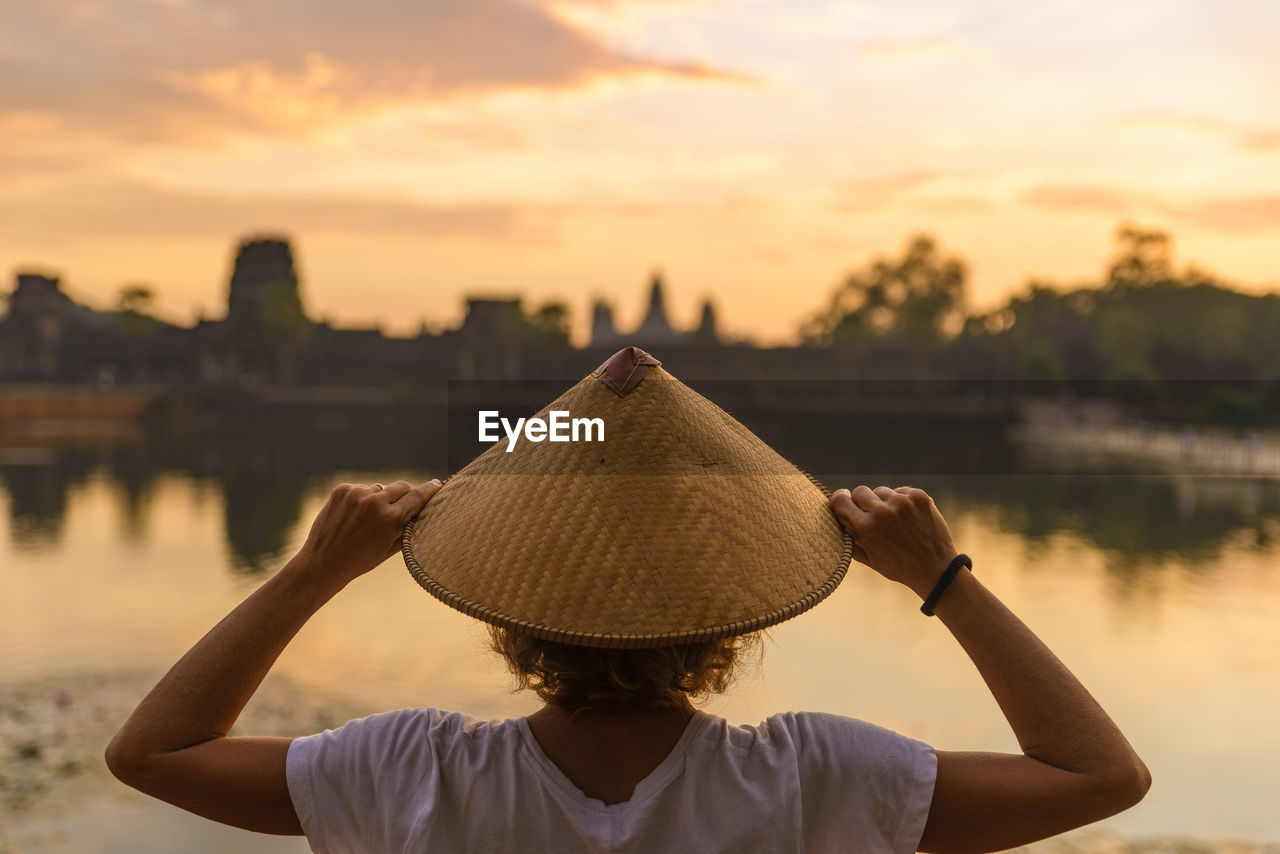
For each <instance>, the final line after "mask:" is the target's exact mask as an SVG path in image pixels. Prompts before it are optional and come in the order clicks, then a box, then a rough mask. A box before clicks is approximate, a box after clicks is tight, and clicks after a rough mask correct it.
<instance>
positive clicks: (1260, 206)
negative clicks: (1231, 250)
mask: <svg viewBox="0 0 1280 854" xmlns="http://www.w3.org/2000/svg"><path fill="white" fill-rule="evenodd" d="M1021 201H1023V202H1025V203H1028V204H1033V205H1039V206H1042V207H1049V208H1056V209H1060V210H1071V209H1078V210H1090V211H1101V212H1103V213H1108V214H1112V215H1114V216H1130V215H1133V214H1134V213H1137V212H1152V213H1158V214H1161V215H1164V216H1172V217H1177V218H1180V219H1184V220H1188V221H1190V222H1193V223H1195V224H1196V225H1200V226H1203V227H1207V228H1221V229H1237V230H1253V229H1270V228H1278V227H1280V194H1276V193H1270V194H1267V193H1263V194H1255V195H1242V196H1202V197H1198V198H1190V199H1176V200H1175V199H1170V198H1167V197H1164V196H1160V195H1157V194H1154V193H1147V192H1141V191H1135V190H1123V189H1115V188H1110V187H1099V186H1089V185H1069V184H1061V185H1042V186H1038V187H1031V188H1029V189H1028V190H1026V191H1024V192H1023V193H1022V195H1021Z"/></svg>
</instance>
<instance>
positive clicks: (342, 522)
mask: <svg viewBox="0 0 1280 854" xmlns="http://www.w3.org/2000/svg"><path fill="white" fill-rule="evenodd" d="M439 489H440V481H439V480H431V481H428V482H426V483H424V484H422V485H420V486H417V487H412V486H410V485H409V482H408V481H404V480H397V481H396V482H395V483H391V484H388V485H386V486H383V485H382V484H377V483H375V484H373V485H372V486H367V485H365V484H357V483H342V484H338V486H336V487H334V489H333V492H331V493H330V494H329V500H328V501H327V502H326V503H325V505H324V507H323V508H322V509H321V510H320V513H319V514H318V515H317V516H316V519H315V521H314V522H313V523H312V524H311V532H310V533H309V534H308V535H307V541H306V543H304V544H303V546H302V548H301V550H299V552H298V556H299V557H300V558H302V559H303V560H305V561H306V562H308V563H310V564H312V565H313V566H316V567H318V568H320V570H321V571H323V572H325V573H332V574H333V576H334V579H335V580H336V581H338V582H340V583H342V584H346V583H347V582H349V581H351V580H353V579H355V578H358V577H359V576H361V575H364V574H365V573H366V572H368V571H369V570H371V569H373V568H374V567H375V566H378V565H379V564H381V563H382V562H383V561H385V560H386V559H387V558H389V557H391V556H392V555H394V554H395V553H396V552H398V551H400V534H401V531H402V530H403V529H404V526H405V523H406V522H408V521H409V520H410V519H412V518H413V517H414V516H416V515H418V513H419V512H421V511H422V508H423V507H425V506H426V504H427V502H428V501H430V500H431V498H432V496H434V495H435V494H436V492H437V491H439Z"/></svg>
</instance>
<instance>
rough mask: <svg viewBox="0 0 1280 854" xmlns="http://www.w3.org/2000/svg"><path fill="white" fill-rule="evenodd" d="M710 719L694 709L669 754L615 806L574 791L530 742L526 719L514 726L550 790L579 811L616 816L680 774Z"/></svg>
mask: <svg viewBox="0 0 1280 854" xmlns="http://www.w3.org/2000/svg"><path fill="white" fill-rule="evenodd" d="M711 718H712V716H711V715H709V714H708V713H706V712H704V711H702V710H701V709H694V711H693V717H691V718H690V719H689V723H688V724H686V725H685V728H684V732H683V733H681V734H680V738H679V740H678V741H676V743H675V746H673V747H672V748H671V752H670V753H668V754H667V755H666V757H665V758H664V759H663V760H662V761H661V762H659V763H658V766H657V767H656V768H654V769H653V770H652V771H650V772H649V774H648V775H647V776H646V777H645V778H644V779H643V780H641V781H640V782H638V783H636V786H635V788H634V789H632V791H631V797H629V798H627V799H626V800H625V801H621V802H620V803H616V804H606V803H605V802H604V801H602V800H600V799H599V798H593V797H590V796H588V795H587V794H586V793H585V792H583V791H582V790H581V789H579V788H578V786H577V784H575V783H574V782H573V781H572V780H570V779H569V778H568V777H567V776H565V773H564V772H563V771H561V770H560V768H559V766H557V765H556V763H554V762H552V761H551V757H549V756H547V754H546V753H545V752H544V751H543V749H542V745H540V744H538V740H537V739H536V738H534V735H533V730H532V729H530V728H529V721H528V719H527V718H519V719H518V721H517V723H518V725H519V728H520V735H521V740H522V742H523V746H524V749H525V752H526V754H527V755H528V757H529V759H530V761H531V762H532V763H533V766H534V767H535V768H536V769H537V770H538V771H539V772H540V773H541V774H542V776H543V778H544V779H545V780H546V781H547V783H548V784H549V785H550V786H551V787H552V788H553V789H556V790H557V791H559V792H560V793H561V794H562V795H564V796H565V797H566V798H568V800H569V801H570V802H571V803H573V804H574V805H576V806H577V807H579V808H581V809H588V810H593V811H596V812H607V813H619V812H625V811H627V810H629V809H632V808H634V807H636V806H638V805H640V804H642V803H644V802H645V801H647V800H649V799H650V798H652V797H653V796H654V795H656V794H658V792H660V791H662V789H663V788H665V787H666V785H667V784H668V783H670V782H671V780H672V779H673V778H674V777H675V776H676V775H677V774H679V773H680V771H681V769H682V768H683V767H684V756H685V752H686V750H687V749H688V747H689V743H690V742H692V741H693V739H694V737H695V736H696V735H697V734H698V732H699V731H700V730H702V728H703V727H705V726H706V725H707V722H708V721H710V720H711Z"/></svg>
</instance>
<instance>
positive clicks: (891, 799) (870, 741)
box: [286, 708, 937, 854]
mask: <svg viewBox="0 0 1280 854" xmlns="http://www.w3.org/2000/svg"><path fill="white" fill-rule="evenodd" d="M286 769H287V776H288V783H289V794H290V796H291V797H292V799H293V805H294V808H295V809H296V810H297V812H298V819H299V820H300V821H301V823H302V829H303V831H304V832H305V833H306V835H307V840H308V841H309V842H310V843H311V847H312V850H314V851H316V852H319V854H409V852H412V854H422V852H432V854H443V853H444V852H455V851H458V852H461V851H468V852H480V854H503V852H512V854H516V852H518V854H532V852H541V851H554V852H570V851H572V852H637V854H648V852H668V851H679V852H683V851H689V852H699V854H705V852H720V851H723V852H733V854H743V852H756V851H758V852H769V854H784V852H827V851H850V852H859V853H860V854H872V852H895V854H908V852H912V851H915V850H916V845H917V844H918V843H919V841H920V834H921V833H922V832H923V830H924V823H925V819H926V818H927V817H928V814H929V805H930V802H931V801H932V799H933V784H934V778H935V776H936V773H937V757H936V755H935V754H934V752H933V749H932V748H931V747H929V746H928V745H927V744H924V743H923V742H920V741H916V740H915V739H911V738H907V737H905V736H902V735H899V734H897V733H895V732H892V731H890V730H887V729H883V728H881V727H878V726H875V725H873V724H869V723H864V722H863V721H859V720H854V719H852V718H845V717H840V716H838V715H827V714H812V713H787V714H779V715H774V716H773V717H770V718H769V719H768V720H766V721H764V722H763V723H762V724H760V725H759V726H735V725H732V724H729V723H728V722H727V721H725V720H724V719H723V718H719V717H716V716H714V715H710V714H707V713H705V712H701V711H699V712H696V713H695V714H694V717H693V719H692V720H691V721H690V722H689V725H688V727H687V728H686V729H685V732H684V734H683V735H682V736H681V738H680V740H679V742H677V743H676V746H675V747H674V748H673V749H672V751H671V753H670V754H669V755H668V756H667V758H666V759H664V760H663V761H662V763H661V764H660V765H659V766H658V767H657V768H655V769H654V770H653V772H652V773H651V774H649V776H648V777H646V778H645V779H644V780H642V781H641V782H640V783H639V784H638V785H637V786H636V788H635V791H634V792H632V795H631V798H630V799H629V800H627V801H626V802H624V803H620V804H609V805H606V804H605V803H604V802H602V801H599V800H596V799H594V798H589V797H587V796H586V795H584V794H583V793H582V791H581V790H580V789H578V788H577V787H576V786H575V785H574V784H573V783H572V782H571V781H570V780H569V779H568V778H567V777H566V776H565V775H564V774H563V772H561V771H560V769H559V768H557V767H556V765H555V764H554V763H553V762H552V761H551V760H550V759H549V758H548V757H547V755H546V754H545V753H543V752H542V748H541V747H540V746H539V745H538V742H537V741H536V740H535V739H534V737H533V733H532V731H531V730H530V729H529V725H528V723H527V722H526V721H525V719H524V718H519V719H516V720H506V721H492V722H491V721H481V720H478V719H475V718H471V717H469V716H466V715H462V714H459V713H457V712H447V711H441V710H439V709H431V708H428V709H401V710H399V711H394V712H384V713H382V714H377V715H371V716H369V717H367V718H360V719H359V720H354V721H350V722H349V723H347V724H345V725H343V726H341V727H339V728H337V729H332V730H325V731H324V732H322V733H319V734H316V735H310V736H306V737H304V738H299V739H296V740H295V741H294V742H293V744H292V745H290V747H289V755H288V760H287V763H286Z"/></svg>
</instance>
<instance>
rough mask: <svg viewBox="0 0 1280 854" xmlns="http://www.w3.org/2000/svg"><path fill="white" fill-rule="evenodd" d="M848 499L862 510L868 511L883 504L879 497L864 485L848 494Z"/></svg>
mask: <svg viewBox="0 0 1280 854" xmlns="http://www.w3.org/2000/svg"><path fill="white" fill-rule="evenodd" d="M849 497H850V498H852V499H853V503H854V504H856V505H858V506H859V507H861V508H862V509H863V510H870V509H871V508H873V507H877V506H879V505H881V504H883V503H884V502H883V501H881V500H880V496H878V495H876V494H875V493H874V492H872V491H871V487H869V486H865V485H864V486H858V487H855V488H854V490H853V492H850V493H849Z"/></svg>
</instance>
